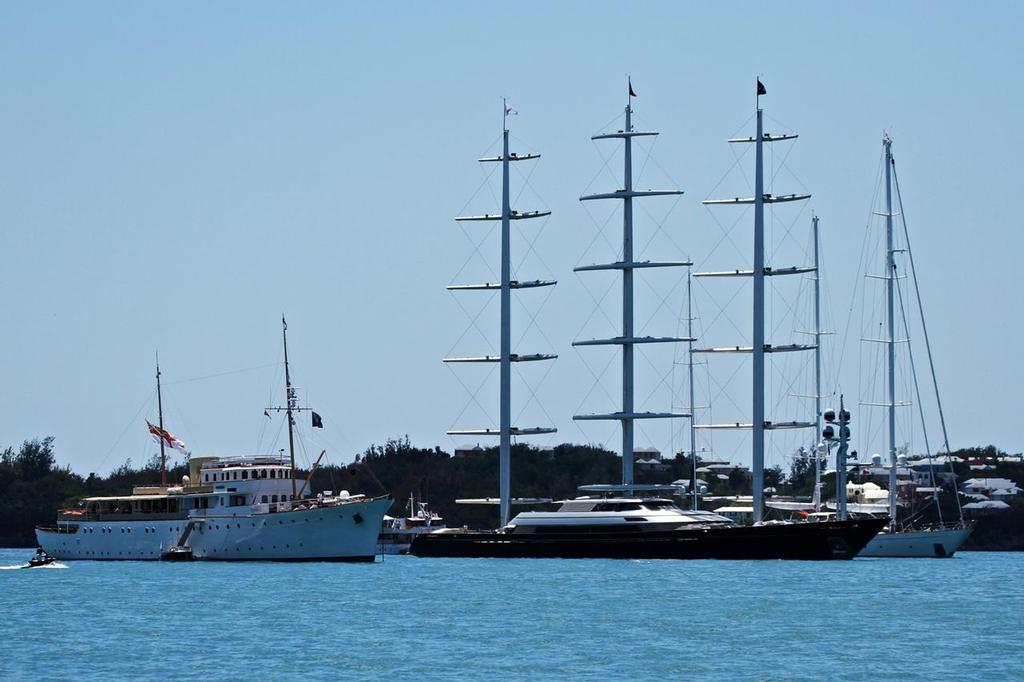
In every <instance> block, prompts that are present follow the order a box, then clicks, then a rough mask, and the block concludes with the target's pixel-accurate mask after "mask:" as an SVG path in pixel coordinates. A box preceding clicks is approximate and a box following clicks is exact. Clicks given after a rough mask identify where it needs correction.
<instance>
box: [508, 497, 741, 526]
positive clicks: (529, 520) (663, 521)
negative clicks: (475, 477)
mask: <svg viewBox="0 0 1024 682" xmlns="http://www.w3.org/2000/svg"><path fill="white" fill-rule="evenodd" d="M558 504H559V507H558V509H557V510H556V511H551V512H539V511H527V512H521V513H519V514H517V515H516V517H515V518H514V519H512V521H511V522H510V523H509V524H508V526H507V527H506V530H509V531H512V532H516V533H543V532H545V531H567V530H584V529H586V528H594V529H601V530H614V529H616V528H621V529H624V528H626V527H633V528H638V529H642V530H645V531H668V530H676V529H678V528H680V527H684V526H693V525H732V523H733V522H732V520H731V519H728V518H726V517H724V516H721V515H719V514H715V513H714V512H709V511H701V510H685V511H684V510H683V509H680V508H679V507H678V506H677V505H676V504H675V502H673V501H672V500H668V499H663V498H640V497H578V498H576V499H572V500H563V501H561V502H559V503H558Z"/></svg>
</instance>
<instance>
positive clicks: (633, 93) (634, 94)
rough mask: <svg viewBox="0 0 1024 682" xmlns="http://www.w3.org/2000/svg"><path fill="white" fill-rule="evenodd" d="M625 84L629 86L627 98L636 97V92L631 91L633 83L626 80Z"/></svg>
mask: <svg viewBox="0 0 1024 682" xmlns="http://www.w3.org/2000/svg"><path fill="white" fill-rule="evenodd" d="M626 82H627V83H628V84H629V96H630V97H636V91H635V90H633V81H632V79H629V78H627V79H626Z"/></svg>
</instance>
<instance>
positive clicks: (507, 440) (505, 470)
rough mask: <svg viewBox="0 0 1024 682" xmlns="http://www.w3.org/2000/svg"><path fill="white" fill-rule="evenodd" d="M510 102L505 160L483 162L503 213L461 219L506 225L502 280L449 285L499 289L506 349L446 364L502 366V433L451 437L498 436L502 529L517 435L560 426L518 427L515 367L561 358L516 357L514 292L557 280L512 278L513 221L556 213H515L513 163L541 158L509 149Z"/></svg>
mask: <svg viewBox="0 0 1024 682" xmlns="http://www.w3.org/2000/svg"><path fill="white" fill-rule="evenodd" d="M508 112H509V106H508V102H507V100H506V101H503V102H502V147H501V156H498V157H486V158H482V159H480V162H482V163H493V162H500V163H501V214H500V215H492V214H484V215H477V216H462V217H458V218H456V219H455V220H457V221H479V220H500V221H501V282H498V283H489V282H488V283H484V284H456V285H451V286H449V287H448V289H449V290H495V289H497V290H499V291H500V296H501V328H500V337H501V341H500V351H499V355H498V356H497V357H494V356H492V355H484V356H475V357H462V358H445V359H444V362H498V363H499V374H500V379H499V384H500V385H499V393H498V403H499V407H498V412H499V416H498V430H497V431H495V430H494V429H452V430H450V431H448V433H449V435H470V436H473V435H477V436H481V435H486V436H492V435H497V436H498V495H499V504H500V516H501V525H502V526H504V525H506V524H507V523H508V522H509V518H510V517H511V504H512V498H511V478H512V436H526V435H533V434H541V433H554V432H555V431H556V429H554V428H540V427H536V428H518V427H515V426H512V363H513V362H529V361H535V360H552V359H554V358H556V357H558V356H557V355H552V354H541V353H537V354H533V355H517V354H514V353H512V341H511V338H512V296H511V293H512V289H530V288H535V287H545V286H552V285H554V284H555V282H554V281H550V280H534V281H531V282H518V281H513V280H512V268H511V225H512V221H513V220H524V219H529V218H540V217H543V216H547V215H550V214H551V211H527V212H522V213H521V212H519V211H514V210H512V207H511V199H510V194H509V163H510V162H512V161H525V160H529V159H537V158H540V154H525V155H522V156H519V155H516V154H514V153H510V152H509V150H508V125H507V122H508Z"/></svg>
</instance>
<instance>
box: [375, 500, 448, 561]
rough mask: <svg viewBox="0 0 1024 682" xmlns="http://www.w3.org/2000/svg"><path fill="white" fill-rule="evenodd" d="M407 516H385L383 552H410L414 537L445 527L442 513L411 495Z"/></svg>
mask: <svg viewBox="0 0 1024 682" xmlns="http://www.w3.org/2000/svg"><path fill="white" fill-rule="evenodd" d="M407 511H408V512H409V513H408V515H407V516H399V517H393V516H385V517H384V522H383V525H382V526H381V529H380V553H381V554H408V553H409V548H410V547H411V546H412V541H413V539H415V538H416V536H417V535H420V534H422V533H436V532H438V531H440V530H443V529H444V528H445V525H444V519H443V518H441V516H440V514H437V513H435V512H432V511H430V508H429V507H428V506H427V503H426V502H420V503H419V504H417V503H416V501H415V499H414V498H413V496H412V495H409V503H408V507H407Z"/></svg>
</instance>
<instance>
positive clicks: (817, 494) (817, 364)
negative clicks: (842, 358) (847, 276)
mask: <svg viewBox="0 0 1024 682" xmlns="http://www.w3.org/2000/svg"><path fill="white" fill-rule="evenodd" d="M811 220H812V222H813V223H814V424H815V426H814V443H812V444H811V453H812V454H813V455H814V511H821V456H820V455H819V454H818V447H817V444H818V439H819V438H821V337H822V334H823V333H824V332H822V331H821V267H820V264H819V257H820V253H821V251H820V250H819V244H818V216H814V217H813V218H812V219H811Z"/></svg>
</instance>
